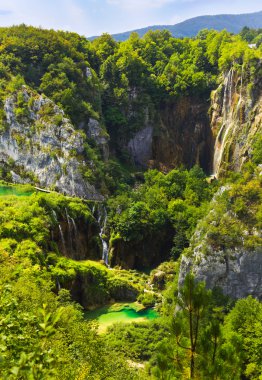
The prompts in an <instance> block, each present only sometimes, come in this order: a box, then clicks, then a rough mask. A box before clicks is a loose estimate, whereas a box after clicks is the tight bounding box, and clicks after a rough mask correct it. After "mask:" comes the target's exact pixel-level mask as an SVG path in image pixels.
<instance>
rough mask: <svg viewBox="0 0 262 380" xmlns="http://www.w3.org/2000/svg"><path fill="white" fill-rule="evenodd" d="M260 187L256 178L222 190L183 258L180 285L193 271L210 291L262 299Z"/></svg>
mask: <svg viewBox="0 0 262 380" xmlns="http://www.w3.org/2000/svg"><path fill="white" fill-rule="evenodd" d="M260 175H261V170H260V173H258V178H259V176H260ZM260 186H261V185H260V180H259V179H258V180H256V179H254V178H253V179H252V180H251V181H250V182H248V183H247V184H244V185H235V186H234V185H232V186H228V187H222V188H221V189H220V190H219V191H218V193H217V194H216V195H215V197H214V199H213V201H212V202H211V205H210V211H209V213H208V215H207V216H206V217H205V218H204V219H203V220H202V221H201V222H200V223H199V225H198V228H197V230H196V232H195V234H194V236H193V238H192V240H191V246H190V248H189V249H188V250H187V252H186V253H185V254H184V255H183V256H182V259H181V265H180V276H179V285H180V286H182V284H183V282H184V279H185V276H186V274H187V273H189V272H190V271H191V272H193V274H194V275H195V277H196V279H197V280H199V281H205V282H206V285H207V287H208V288H211V289H212V288H214V287H219V288H221V289H222V291H223V293H224V294H226V295H228V296H230V297H232V298H243V297H247V296H248V295H252V296H254V297H257V298H259V299H262V276H261V273H262V234H261V224H260V222H259V220H260V217H259V215H260V214H259V213H260V211H259V208H260V207H261V206H260V204H261V203H260V202H261V187H260ZM240 205H242V206H240Z"/></svg>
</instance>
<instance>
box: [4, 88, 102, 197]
mask: <svg viewBox="0 0 262 380" xmlns="http://www.w3.org/2000/svg"><path fill="white" fill-rule="evenodd" d="M4 114H5V122H4V127H2V129H1V132H0V160H1V162H2V163H6V164H7V165H10V163H11V167H12V169H13V170H12V176H13V180H14V181H15V182H26V181H29V180H30V182H32V183H35V184H37V185H38V186H42V187H45V188H48V189H53V190H57V191H59V192H61V193H64V194H68V195H75V196H78V197H83V198H91V199H101V195H100V194H99V193H98V192H97V191H96V189H95V188H94V186H92V185H90V184H89V183H88V182H87V181H86V180H85V179H84V176H83V172H84V169H85V167H88V166H89V165H90V163H89V162H88V161H87V160H86V159H85V150H84V149H85V148H84V142H85V140H84V138H85V137H84V135H83V134H82V133H81V132H79V131H76V130H75V129H74V127H73V125H72V124H71V123H70V121H69V120H68V119H67V118H66V117H65V116H64V112H63V111H62V110H61V109H60V108H59V107H58V106H56V105H55V104H54V103H53V102H52V101H51V100H50V99H48V98H46V97H44V96H42V95H39V94H37V93H34V92H33V91H32V90H30V89H29V88H27V87H25V86H23V88H22V89H21V90H20V91H18V92H17V93H14V94H12V95H10V96H8V97H7V99H6V100H5V104H4Z"/></svg>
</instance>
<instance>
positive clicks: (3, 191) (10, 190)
mask: <svg viewBox="0 0 262 380" xmlns="http://www.w3.org/2000/svg"><path fill="white" fill-rule="evenodd" d="M31 194H32V191H30V190H27V189H26V188H24V189H23V188H22V187H16V186H7V185H0V197H3V196H6V195H17V196H29V195H31Z"/></svg>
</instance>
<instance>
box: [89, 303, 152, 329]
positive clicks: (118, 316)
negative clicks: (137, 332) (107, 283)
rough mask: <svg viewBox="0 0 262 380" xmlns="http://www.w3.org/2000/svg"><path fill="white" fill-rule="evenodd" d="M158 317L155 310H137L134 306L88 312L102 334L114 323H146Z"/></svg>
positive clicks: (110, 307)
mask: <svg viewBox="0 0 262 380" xmlns="http://www.w3.org/2000/svg"><path fill="white" fill-rule="evenodd" d="M157 317H158V313H157V312H156V311H155V310H154V309H142V310H137V307H136V306H135V305H134V304H123V305H121V304H114V305H111V306H106V307H102V308H100V309H96V310H93V311H88V312H86V318H87V319H89V320H96V321H97V322H98V324H99V331H100V332H104V331H105V330H106V329H107V327H108V326H111V325H112V324H114V323H130V322H145V321H149V320H152V319H156V318H157Z"/></svg>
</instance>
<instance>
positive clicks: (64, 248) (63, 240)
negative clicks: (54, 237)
mask: <svg viewBox="0 0 262 380" xmlns="http://www.w3.org/2000/svg"><path fill="white" fill-rule="evenodd" d="M58 228H59V233H60V238H61V241H62V246H63V253H64V254H65V253H66V244H65V238H64V234H63V230H62V227H61V224H58Z"/></svg>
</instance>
